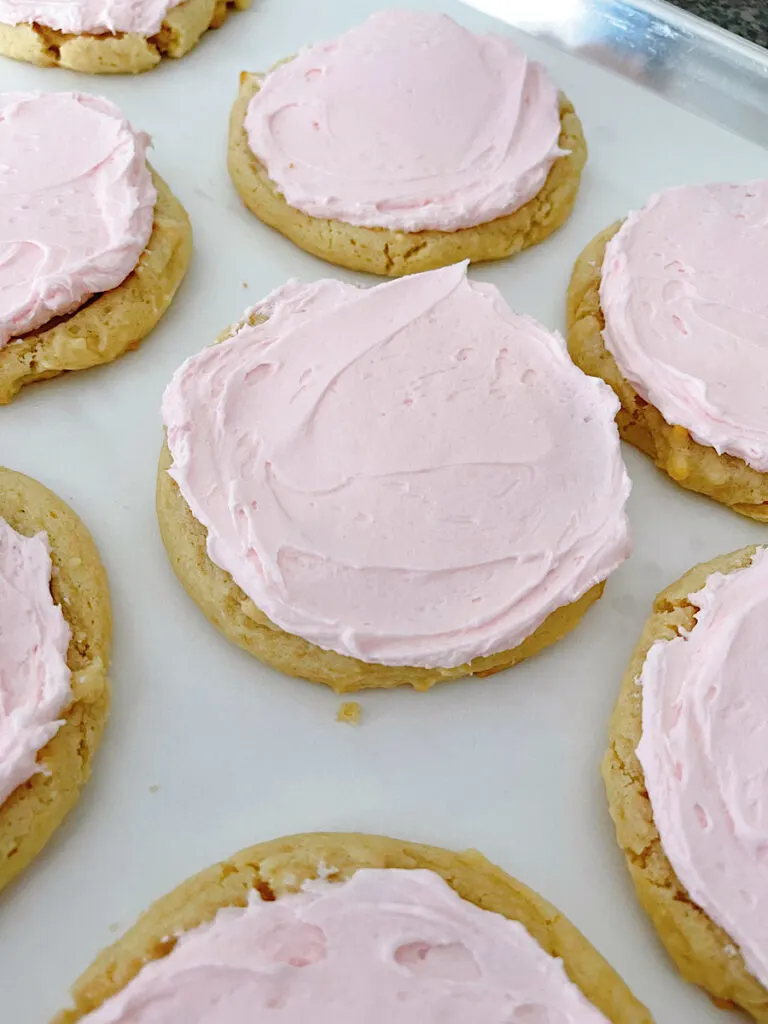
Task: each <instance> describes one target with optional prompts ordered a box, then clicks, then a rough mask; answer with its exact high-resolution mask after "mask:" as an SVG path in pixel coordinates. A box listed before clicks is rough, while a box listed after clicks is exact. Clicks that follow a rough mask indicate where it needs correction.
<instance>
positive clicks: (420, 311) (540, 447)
mask: <svg viewBox="0 0 768 1024" xmlns="http://www.w3.org/2000/svg"><path fill="white" fill-rule="evenodd" d="M389 309H396V310H397V311H398V314H397V316H398V324H397V325H394V324H393V323H392V321H391V319H390V318H389V316H388V314H387V315H385V314H386V313H387V311H388V310H389ZM362 322H364V323H365V324H366V330H365V332H363V333H360V332H359V330H358V325H359V324H360V323H362ZM473 331H474V335H473V334H472V332H473ZM326 332H327V333H326ZM392 332H394V333H392ZM390 335H391V337H390ZM470 337H471V338H472V346H468V345H467V340H468V339H469V338H470ZM306 339H311V344H310V345H309V347H308V348H307V347H305V346H306V345H307V344H308V342H307V340H306ZM361 347H362V348H363V349H365V351H361ZM278 353H279V355H278ZM353 353H354V354H353ZM219 363H220V364H221V365H219ZM278 367H279V373H277V372H275V371H276V370H277V368H278ZM374 381H375V383H372V382H374ZM597 383H598V382H595V381H591V380H590V379H589V378H587V377H586V376H584V375H582V374H580V373H579V371H577V370H576V369H575V368H574V367H573V364H572V363H571V361H570V359H568V356H567V353H566V352H565V350H564V345H563V343H562V339H560V338H558V337H556V336H554V335H551V334H549V332H547V331H545V330H544V329H543V328H542V327H541V326H540V325H538V324H536V323H535V322H534V321H531V320H529V319H528V318H524V317H515V315H514V314H513V313H512V312H511V311H510V310H509V309H508V307H507V306H506V304H505V303H504V302H503V300H502V298H501V296H500V295H499V294H498V293H497V292H496V290H495V289H492V288H491V287H490V286H488V285H476V284H473V283H470V282H468V280H467V278H466V267H464V266H461V265H459V266H456V267H450V268H444V269H442V270H438V271H432V272H431V273H429V274H423V275H419V276H410V277H406V278H402V279H400V280H398V281H394V282H388V283H386V284H381V285H379V286H377V287H376V288H372V289H356V288H354V287H353V286H351V285H344V284H341V283H340V282H336V281H321V282H317V283H316V284H315V285H299V284H297V283H295V282H294V283H291V284H289V285H286V286H284V288H282V289H278V290H277V291H276V292H274V293H273V294H272V295H271V296H269V297H268V298H267V299H265V300H264V301H263V302H262V303H261V304H259V305H258V306H256V307H254V309H253V310H252V311H251V314H250V316H249V318H248V319H247V320H246V321H245V322H243V323H241V324H238V325H237V326H236V327H235V328H233V329H232V331H231V332H229V334H228V335H227V336H225V339H224V341H223V343H222V344H220V345H218V346H213V347H211V348H209V349H206V350H204V352H203V353H201V354H200V355H199V356H194V357H192V358H191V359H190V360H188V361H187V362H186V363H185V364H184V365H183V366H182V367H181V368H180V370H179V371H177V374H176V375H175V376H174V378H173V380H172V382H171V384H170V385H169V387H168V388H167V389H166V393H165V397H164V400H163V419H164V423H165V425H166V428H167V444H166V445H164V447H163V450H162V455H161V458H160V465H159V472H158V486H157V510H158V518H159V523H160V530H161V534H162V537H163V541H164V543H165V546H166V549H167V551H168V555H169V557H170V560H171V564H172V566H173V568H174V570H175V572H176V574H177V576H178V577H179V579H180V580H181V582H182V584H183V585H184V587H185V589H186V590H187V591H188V593H189V594H190V596H191V597H192V598H193V599H194V600H195V602H196V603H197V604H198V605H199V606H200V608H201V609H202V610H203V612H204V613H205V615H206V616H207V617H208V618H209V619H210V620H211V622H213V623H214V624H215V625H216V626H217V627H218V628H219V629H220V630H221V631H222V632H223V633H224V634H225V635H226V636H227V637H228V638H229V639H231V640H233V641H234V642H235V643H237V644H238V645H239V646H240V647H242V648H243V649H245V650H247V651H248V652H249V653H251V654H253V655H255V656H256V657H258V658H260V659H261V660H263V661H265V662H267V663H268V664H270V665H273V666H275V667H276V668H278V669H280V670H281V671H282V672H284V673H285V674H287V675H291V676H299V677H301V678H305V679H308V680H310V681H313V682H319V683H325V684H326V685H328V686H331V687H332V688H333V689H334V690H336V691H337V692H348V691H354V690H359V689H364V688H368V687H392V686H399V685H406V684H408V685H411V686H413V687H414V688H416V689H419V690H425V689H428V688H429V687H431V686H432V685H434V684H435V683H437V682H440V681H442V680H449V679H456V678H460V677H462V676H467V675H472V676H486V675H490V674H492V673H494V672H499V671H501V670H502V669H505V668H508V667H510V666H512V665H515V664H517V663H518V662H520V661H522V660H523V659H524V658H527V657H530V656H532V655H534V654H536V653H537V652H538V651H540V650H541V649H542V648H544V647H546V646H548V645H549V644H551V643H554V642H555V641H556V640H558V639H560V638H561V637H562V636H563V635H565V634H566V633H567V632H568V631H569V630H571V629H573V628H574V627H575V626H576V625H577V623H578V622H579V620H580V619H581V617H582V615H583V614H584V612H585V611H586V609H587V608H588V607H589V606H590V605H591V604H592V603H593V602H594V601H596V600H597V599H598V598H599V597H600V595H601V593H602V590H603V585H604V580H605V578H606V577H607V575H608V574H609V573H610V572H611V571H612V570H613V569H614V568H615V567H616V566H617V565H618V564H620V563H621V561H623V559H624V558H625V557H626V554H627V551H628V541H627V525H626V518H625V514H624V503H625V501H626V498H627V495H628V493H629V482H628V479H627V477H626V473H625V471H624V467H623V463H622V462H621V457H620V452H619V444H618V436H617V434H616V430H615V426H614V424H613V416H614V414H615V409H616V401H615V398H614V397H613V395H612V394H611V393H610V390H609V389H608V388H606V387H605V386H604V385H602V384H600V385H599V386H598V387H597V388H595V387H594V386H593V385H595V384H597ZM262 389H263V390H262ZM563 395H565V396H567V398H563ZM337 396H338V397H337ZM502 398H503V399H504V401H503V402H502V401H501V400H502ZM265 403H268V404H267V405H265ZM307 403H308V404H307ZM217 409H218V410H219V412H217V411H216V410H217ZM513 410H517V411H518V413H519V416H520V417H521V418H520V419H519V420H517V419H516V418H515V417H516V415H517V413H513ZM209 415H210V416H213V417H214V418H215V423H214V422H213V421H209ZM497 417H501V418H502V421H503V422H498V421H497ZM566 421H567V422H566ZM532 423H537V424H538V425H539V427H538V428H537V429H532V427H531V424H532ZM254 432H255V433H254ZM582 432H583V433H582ZM276 434H284V436H282V437H280V438H278V437H277V436H276ZM552 435H554V436H556V437H558V438H565V437H570V438H576V437H580V438H582V441H583V443H581V442H577V441H575V440H574V442H573V445H570V443H569V444H565V446H564V445H563V442H562V441H560V442H559V443H558V444H557V445H553V444H552V443H551V437H552ZM256 436H258V438H259V440H258V441H254V437H256ZM435 436H440V438H441V442H440V444H439V445H435V444H434V443H433V441H431V440H430V439H431V438H434V437H435ZM488 438H496V439H497V441H494V442H493V443H489V442H488ZM585 438H586V440H585ZM268 451H274V452H275V453H279V454H275V455H274V456H268V455H267V454H265V453H266V452H268ZM585 451H588V452H589V455H588V456H585V455H584V452H585ZM172 455H173V459H172ZM264 459H266V460H267V461H266V463H264V462H263V460H264ZM561 459H562V460H563V462H562V464H561V462H560V460H561ZM566 463H567V465H568V469H567V471H566V469H565V468H564V467H565V464H566ZM577 463H578V465H579V466H580V467H581V468H580V469H576V468H574V467H575V466H576V464H577ZM192 464H193V465H192ZM190 466H191V467H192V468H191V469H190ZM188 470H189V472H188ZM462 480H463V481H464V483H461V481H462ZM552 480H557V481H559V482H560V483H561V484H562V487H563V489H564V490H563V494H562V496H561V498H560V500H558V501H557V502H553V501H552V500H551V481H552ZM559 485H560V484H559ZM222 488H223V490H222ZM521 488H524V492H522V491H521ZM545 488H546V489H547V491H546V493H547V496H548V498H549V500H548V502H547V508H548V509H549V511H548V513H547V515H546V516H544V517H542V516H541V515H540V514H539V512H538V511H537V510H539V509H540V508H541V502H542V501H543V500H544V499H543V497H542V495H543V493H544V489H545ZM226 494H228V495H231V500H232V502H234V504H231V502H230V498H222V495H226ZM523 494H524V496H523ZM209 499H210V501H209ZM470 502H471V505H470ZM508 503H513V504H508ZM480 509H483V510H484V511H482V512H481V511H479V510H480ZM561 516H562V517H565V519H563V520H562V521H561ZM275 517H277V518H275ZM273 520H274V521H273ZM566 520H567V523H566ZM427 524H431V525H427ZM244 538H247V543H246V542H245V541H244ZM241 541H243V545H244V546H243V545H241ZM274 543H277V545H278V546H277V547H276V548H275V547H274ZM561 545H564V546H565V547H564V548H563V547H562V546H561ZM267 566H269V567H272V568H271V569H270V570H269V571H267V569H266V568H265V567H267ZM281 576H282V579H283V583H276V582H275V581H276V580H278V579H280V578H281Z"/></svg>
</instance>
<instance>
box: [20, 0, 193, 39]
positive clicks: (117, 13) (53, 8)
mask: <svg viewBox="0 0 768 1024" xmlns="http://www.w3.org/2000/svg"><path fill="white" fill-rule="evenodd" d="M181 2H182V0H0V22H2V23H3V24H5V25H22V24H29V23H31V22H37V24H38V25H45V26H47V27H48V28H53V29H56V30H57V31H58V32H67V33H71V34H72V35H82V34H84V33H89V34H93V35H104V34H106V33H119V32H135V33H136V34H138V35H142V36H153V35H155V33H156V32H159V31H160V28H161V26H162V24H163V20H164V18H165V16H166V14H167V13H168V11H169V10H170V9H171V8H172V7H176V6H177V5H178V4H180V3H181Z"/></svg>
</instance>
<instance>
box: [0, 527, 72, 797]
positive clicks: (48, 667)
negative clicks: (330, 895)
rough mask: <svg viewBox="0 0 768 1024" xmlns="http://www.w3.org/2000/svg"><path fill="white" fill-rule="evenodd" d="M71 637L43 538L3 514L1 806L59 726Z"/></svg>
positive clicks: (0, 556) (0, 531)
mask: <svg viewBox="0 0 768 1024" xmlns="http://www.w3.org/2000/svg"><path fill="white" fill-rule="evenodd" d="M69 637H70V632H69V626H68V625H67V623H66V622H65V621H64V616H63V615H62V613H61V609H60V608H59V607H58V606H57V605H55V604H54V603H53V597H52V596H51V557H50V555H49V553H48V539H47V537H46V536H45V534H44V533H39V534H37V536H35V537H22V536H21V534H19V533H16V531H15V530H13V529H12V528H11V527H10V526H9V525H8V523H6V522H5V520H4V519H0V804H2V803H3V801H5V800H6V799H7V798H8V797H9V796H10V794H11V793H12V792H13V791H14V789H16V787H17V786H20V785H21V783H22V782H26V781H27V779H29V778H30V777H31V776H32V775H34V774H35V773H36V772H38V771H40V766H39V764H38V763H37V754H38V751H40V750H42V748H43V747H44V746H45V745H46V743H48V741H49V740H50V739H52V738H53V737H54V736H55V735H56V733H57V732H58V730H59V727H60V726H61V724H62V723H61V721H59V716H60V715H61V712H62V711H63V709H64V708H65V706H66V705H67V703H68V702H69V700H70V698H71V696H72V691H71V689H70V672H69V669H68V668H67V647H68V646H69Z"/></svg>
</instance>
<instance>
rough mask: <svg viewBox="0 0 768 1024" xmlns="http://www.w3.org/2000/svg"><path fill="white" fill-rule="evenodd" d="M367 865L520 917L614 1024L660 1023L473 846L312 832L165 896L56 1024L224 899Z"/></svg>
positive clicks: (337, 877) (583, 944)
mask: <svg viewBox="0 0 768 1024" xmlns="http://www.w3.org/2000/svg"><path fill="white" fill-rule="evenodd" d="M360 868H404V869H415V868H423V869H426V870H429V871H434V872H435V873H437V874H438V875H440V876H441V877H442V878H443V879H445V881H446V882H447V883H448V885H450V886H451V888H452V889H453V890H454V891H455V892H457V893H458V894H459V896H461V897H462V898H463V899H465V900H468V901H469V902H470V903H474V904H475V905H476V906H478V907H481V908H483V909H484V910H490V911H494V912H496V913H498V914H503V915H504V917H507V918H509V919H511V920H514V921H520V923H521V924H523V926H524V927H525V928H526V929H527V930H528V932H529V933H530V935H531V936H532V937H533V938H534V939H535V940H536V941H537V942H538V943H539V945H540V946H541V947H542V948H543V949H544V950H546V952H547V953H549V954H550V956H553V957H559V958H562V960H563V964H564V966H565V970H566V972H567V974H568V976H569V977H570V979H571V981H573V982H574V984H576V985H578V987H579V988H580V989H581V991H582V992H583V993H584V995H585V996H586V998H587V999H588V1000H590V1002H591V1003H592V1004H593V1005H594V1006H596V1007H597V1008H598V1009H600V1010H601V1011H602V1012H603V1013H604V1014H605V1015H606V1016H607V1017H608V1019H609V1020H610V1021H612V1024H652V1019H651V1017H650V1014H649V1013H648V1011H647V1010H646V1009H645V1007H643V1006H642V1005H641V1004H640V1003H639V1002H638V1001H637V1000H636V999H635V997H634V996H633V995H632V993H631V992H630V991H629V989H628V988H627V986H626V985H625V983H624V982H623V981H622V980H621V978H620V977H619V976H618V975H617V974H616V972H615V971H614V970H613V968H612V967H610V966H609V965H608V964H607V963H606V962H605V960H603V958H602V957H601V956H600V954H599V953H598V952H597V951H596V950H595V949H594V948H593V947H592V946H591V945H590V943H589V942H588V941H587V940H586V939H585V938H584V936H583V935H582V934H581V932H579V931H578V930H577V929H576V928H575V927H574V926H573V925H572V924H571V923H570V921H568V920H567V918H565V917H564V916H563V915H562V914H561V913H560V912H559V911H558V910H556V909H555V907H553V906H552V905H551V904H549V903H547V902H546V900H544V899H542V897H541V896H539V895H538V894H537V893H535V892H533V891H532V890H531V889H529V888H528V887H527V886H525V885H523V884H522V883H520V882H518V881H517V880H516V879H514V878H512V877H511V876H510V875H508V874H506V872H504V871H502V870H501V868H498V867H496V866H495V865H493V864H491V863H490V862H489V861H487V860H486V859H485V858H484V857H483V856H482V855H481V854H479V853H477V852H476V851H473V850H470V851H468V852H466V853H452V852H450V851H448V850H443V849H439V848H437V847H433V846H423V845H421V844H417V843H407V842H403V841H400V840H397V839H388V838H385V837H383V836H370V835H360V834H354V833H353V834H345V833H312V834H307V835H297V836H287V837H285V838H283V839H276V840H273V841H271V842H267V843H261V844H260V845H258V846H252V847H250V848H248V849H245V850H241V851H240V853H237V854H235V856H234V857H231V858H230V859H229V860H226V861H223V862H222V863H220V864H216V865H214V866H213V867H210V868H208V869H207V870H205V871H201V872H200V874H198V875H195V876H194V877H192V878H190V879H188V880H187V881H186V882H184V883H183V884H182V885H180V886H179V887H178V888H177V889H175V890H174V891H173V892H171V893H169V894H168V895H167V896H163V897H162V898H161V899H159V900H157V902H156V903H154V904H153V905H152V906H151V907H150V909H149V910H148V911H147V912H146V913H145V914H144V915H143V916H142V917H140V918H139V920H138V921H137V923H136V924H135V925H134V926H133V928H131V930H130V931H128V932H127V933H126V934H125V935H124V936H123V937H122V938H121V939H119V940H118V941H117V942H116V943H115V944H114V945H113V946H111V947H110V948H109V949H106V950H104V952H103V953H101V955H100V956H99V957H98V958H97V959H96V960H95V962H94V963H93V964H92V966H91V967H90V968H89V969H88V970H87V971H86V972H85V973H84V974H83V975H82V977H81V978H80V979H79V980H78V981H77V982H76V983H75V985H74V986H73V988H72V996H73V1001H74V1008H73V1009H70V1010H64V1011H63V1012H62V1013H60V1014H59V1015H58V1016H57V1017H56V1018H55V1020H54V1021H53V1024H75V1022H77V1021H79V1020H80V1019H81V1018H82V1017H83V1016H84V1015H85V1014H87V1013H90V1012H91V1011H93V1010H95V1009H96V1008H97V1007H99V1006H101V1004H102V1003H103V1002H104V1001H105V1000H106V999H108V998H109V997H110V996H113V995H115V993H117V992H119V991H120V990H121V989H123V988H124V987H125V986H126V985H127V984H128V982H129V981H131V980H132V979H133V978H134V977H135V976H136V975H137V974H138V973H139V971H140V970H141V968H142V967H143V966H144V965H145V964H146V963H148V962H150V961H152V960H159V959H161V958H162V957H164V956H167V955H168V954H169V953H170V952H171V950H172V949H173V947H174V946H175V944H176V941H177V936H179V935H180V934H182V933H183V932H186V931H190V930H191V929H193V928H197V927H198V926H199V925H201V924H204V923H206V922H208V921H211V920H212V919H213V917H214V916H215V915H216V913H217V912H218V911H219V910H220V909H221V908H222V907H243V906H245V905H246V903H247V902H248V900H249V898H251V897H252V895H253V894H254V893H258V894H259V895H260V896H261V898H262V899H265V900H274V899H279V898H280V897H281V896H283V895H284V894H285V893H289V892H296V891H297V890H298V889H300V888H301V886H302V885H303V884H304V882H305V881H307V880H308V879H315V878H318V877H321V878H327V879H328V880H329V881H330V882H340V881H344V880H345V879H348V878H350V877H351V876H352V875H353V874H354V873H355V871H357V870H358V869H360Z"/></svg>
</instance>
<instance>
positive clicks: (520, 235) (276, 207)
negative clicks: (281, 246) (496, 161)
mask: <svg viewBox="0 0 768 1024" xmlns="http://www.w3.org/2000/svg"><path fill="white" fill-rule="evenodd" d="M258 88H259V76H258V75H256V74H249V73H248V72H243V73H242V74H241V76H240V91H239V94H238V97H237V99H236V100H235V103H234V106H233V108H232V113H231V115H230V123H229V143H228V167H229V173H230V177H231V178H232V181H233V184H234V186H235V188H236V189H237V192H238V194H239V195H240V198H241V199H242V201H243V203H244V204H245V206H246V207H247V208H248V209H249V210H250V211H251V213H253V214H255V215H256V216H257V217H258V218H259V219H260V220H261V221H263V222H264V223H265V224H267V225H268V226H269V227H272V228H275V229H276V230H277V231H279V232H280V233H281V234H283V235H285V237H286V238H288V239H290V241H292V242H293V243H294V244H295V245H297V246H298V247H299V248H301V249H303V250H304V251H305V252H309V253H311V254H312V255H313V256H317V257H319V258H320V259H323V260H326V261H327V262H329V263H333V264H335V265H337V266H341V267H346V268H347V269H348V270H357V271H362V272H364V273H369V274H377V275H379V276H382V277H401V276H403V275H405V274H416V273H421V272H423V271H426V270H436V269H437V268H439V267H445V266H449V265H451V264H453V263H458V262H460V261H461V260H464V259H468V260H470V261H471V262H473V263H479V262H484V261H488V260H498V259H505V258H506V257H508V256H513V255H515V254H517V253H518V252H521V251H522V250H523V249H527V248H529V247H530V246H532V245H537V244H538V243H539V242H543V241H544V240H545V239H546V238H548V237H549V236H550V235H551V234H553V233H554V232H555V231H556V230H557V229H558V228H560V227H561V226H562V225H563V224H564V223H565V221H566V220H567V219H568V217H569V216H570V213H571V211H572V209H573V205H574V203H575V201H576V195H577V193H578V190H579V185H580V181H581V173H582V170H583V168H584V165H585V164H586V161H587V143H586V140H585V138H584V132H583V129H582V126H581V121H580V120H579V118H578V116H577V115H576V112H575V111H574V108H573V105H572V104H571V102H570V101H569V100H568V99H567V98H566V97H565V96H564V95H563V94H562V93H561V94H560V120H561V125H562V129H561V133H560V139H559V145H560V147H561V148H562V149H564V150H566V151H567V153H566V155H565V156H562V157H559V158H558V159H557V160H555V162H554V164H553V165H552V168H551V169H550V172H549V175H548V176H547V179H546V181H545V183H544V185H543V186H542V188H541V189H540V190H539V192H538V193H537V195H535V196H534V197H533V199H531V200H529V201H528V202H527V203H525V204H524V205H523V206H521V207H520V208H519V209H518V210H515V211H513V212H512V213H510V214H507V215H506V216H503V217H497V218H496V219H495V220H491V221H487V222H486V223H485V224H479V225H477V226H476V227H469V228H460V229H459V230H457V231H417V232H406V231H395V230H391V229H388V228H367V227H356V226H353V225H351V224H347V223H346V222H345V221H336V220H329V219H323V218H319V217H311V216H310V215H308V214H306V213H303V212H302V211H301V210H297V209H295V208H294V207H292V206H289V204H288V203H287V202H286V201H285V199H284V198H283V197H282V195H281V194H280V193H279V192H278V191H277V189H276V187H275V186H274V185H273V184H272V182H271V181H270V180H269V177H268V175H267V172H266V170H265V169H264V167H263V166H262V165H261V164H260V163H259V161H258V160H257V159H256V157H255V156H254V154H253V153H252V152H251V149H250V147H249V145H248V137H247V135H246V132H245V125H244V122H245V116H246V112H247V108H248V104H249V102H250V100H251V98H252V97H253V96H254V95H255V94H256V92H258Z"/></svg>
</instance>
